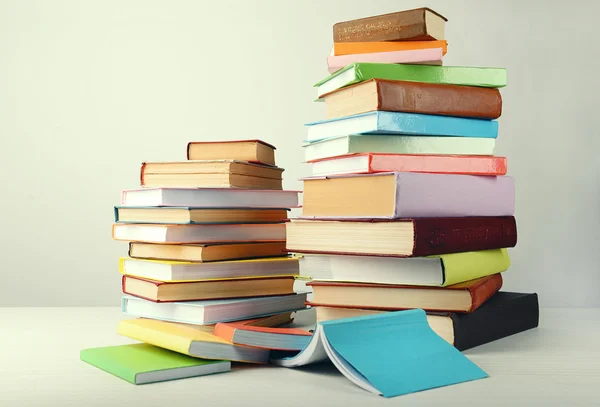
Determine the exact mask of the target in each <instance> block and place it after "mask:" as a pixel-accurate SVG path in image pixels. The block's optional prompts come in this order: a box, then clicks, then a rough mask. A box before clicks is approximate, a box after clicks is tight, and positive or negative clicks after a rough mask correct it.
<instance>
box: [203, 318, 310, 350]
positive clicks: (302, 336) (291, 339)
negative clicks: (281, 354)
mask: <svg viewBox="0 0 600 407" xmlns="http://www.w3.org/2000/svg"><path fill="white" fill-rule="evenodd" d="M214 335H216V336H218V337H220V338H222V339H225V340H226V341H229V342H231V343H234V344H236V345H246V346H252V347H255V348H263V349H275V350H302V349H304V347H306V345H308V342H310V338H311V337H312V333H311V332H309V331H305V330H303V329H298V328H271V327H260V326H248V325H247V324H245V323H240V322H219V323H217V325H216V326H215V331H214Z"/></svg>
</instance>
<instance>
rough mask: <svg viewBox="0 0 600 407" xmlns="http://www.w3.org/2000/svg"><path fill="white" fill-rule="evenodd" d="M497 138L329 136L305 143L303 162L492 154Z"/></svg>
mask: <svg viewBox="0 0 600 407" xmlns="http://www.w3.org/2000/svg"><path fill="white" fill-rule="evenodd" d="M495 146H496V139H493V138H480V137H445V136H444V137H434V136H391V135H385V136H375V135H369V136H361V135H349V136H341V137H331V138H327V139H324V140H320V141H315V142H312V143H310V144H307V145H305V146H304V158H305V161H307V162H311V161H316V160H320V159H324V158H332V157H339V156H343V155H347V154H361V153H380V154H411V155H471V156H472V155H493V154H494V147H495Z"/></svg>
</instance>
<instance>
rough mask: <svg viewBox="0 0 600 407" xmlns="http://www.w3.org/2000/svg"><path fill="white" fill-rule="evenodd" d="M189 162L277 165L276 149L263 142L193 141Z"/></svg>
mask: <svg viewBox="0 0 600 407" xmlns="http://www.w3.org/2000/svg"><path fill="white" fill-rule="evenodd" d="M187 157H188V160H222V159H227V160H241V161H249V162H257V163H262V164H268V165H275V147H274V146H272V145H271V144H269V143H265V142H264V141H262V140H235V141H192V142H191V143H189V144H188V147H187Z"/></svg>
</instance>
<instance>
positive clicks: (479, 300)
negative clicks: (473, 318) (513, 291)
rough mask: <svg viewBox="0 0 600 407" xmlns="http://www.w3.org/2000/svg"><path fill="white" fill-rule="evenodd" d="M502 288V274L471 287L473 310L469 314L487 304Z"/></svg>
mask: <svg viewBox="0 0 600 407" xmlns="http://www.w3.org/2000/svg"><path fill="white" fill-rule="evenodd" d="M501 288H502V274H500V273H498V274H495V275H494V276H493V277H491V278H485V279H483V280H482V282H481V283H479V284H477V285H473V286H471V287H469V293H470V294H471V308H470V309H469V310H468V311H467V312H473V311H475V310H476V309H477V308H479V307H480V306H481V304H483V303H484V302H486V301H487V300H488V299H489V298H490V297H491V296H492V295H494V294H496V293H497V292H498V291H500V289H501Z"/></svg>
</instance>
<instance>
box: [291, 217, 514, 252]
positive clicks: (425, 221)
mask: <svg viewBox="0 0 600 407" xmlns="http://www.w3.org/2000/svg"><path fill="white" fill-rule="evenodd" d="M286 232H287V242H286V249H287V251H289V252H298V253H322V254H352V255H369V256H392V257H421V256H429V255H433V254H446V253H461V252H472V251H477V250H490V249H501V248H506V247H514V246H515V245H516V244H517V225H516V222H515V218H514V217H513V216H472V217H464V218H414V219H407V218H405V219H393V220H387V219H303V218H301V219H292V220H291V222H289V223H287V224H286Z"/></svg>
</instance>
